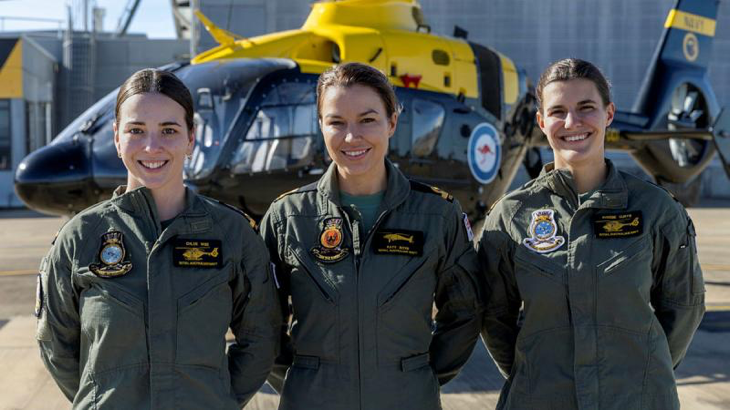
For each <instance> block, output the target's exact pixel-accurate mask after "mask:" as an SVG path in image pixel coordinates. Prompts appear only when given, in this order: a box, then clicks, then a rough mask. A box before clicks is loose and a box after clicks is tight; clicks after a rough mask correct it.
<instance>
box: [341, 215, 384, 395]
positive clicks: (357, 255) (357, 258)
mask: <svg viewBox="0 0 730 410" xmlns="http://www.w3.org/2000/svg"><path fill="white" fill-rule="evenodd" d="M338 210H339V211H340V213H341V214H342V215H343V216H344V218H345V220H346V221H347V225H348V227H349V229H350V233H351V235H352V247H353V249H352V254H353V263H354V266H355V294H356V296H357V297H356V301H357V302H356V304H355V308H356V311H355V313H356V315H355V317H357V318H358V320H357V322H358V323H357V375H358V377H357V379H358V395H357V396H358V400H359V401H360V406H359V407H360V408H361V409H362V408H364V407H363V402H362V400H363V397H362V354H361V352H362V349H363V348H362V346H361V342H362V339H361V338H360V334H361V333H362V332H363V329H362V320H360V319H361V318H360V304H361V300H360V298H361V295H360V263H361V262H362V258H363V256H361V254H362V255H364V250H365V249H367V246H368V241H369V240H370V238H371V237H372V233H373V232H375V231H376V229H377V227H378V225H379V224H380V222H381V221H382V219H383V218H384V217H385V215H386V214H387V213H388V210H387V209H386V210H385V211H383V212H381V213H380V215H379V216H378V218H377V219H376V220H375V223H374V224H373V226H372V227H371V228H370V231H369V232H368V233H367V235H366V236H365V241H364V242H361V241H360V224H359V223H358V224H357V225H355V226H353V225H352V221H351V220H350V217H349V214H348V213H347V212H345V210H344V209H342V208H341V207H338ZM355 222H357V221H355ZM361 243H362V244H363V245H364V246H360V244H361Z"/></svg>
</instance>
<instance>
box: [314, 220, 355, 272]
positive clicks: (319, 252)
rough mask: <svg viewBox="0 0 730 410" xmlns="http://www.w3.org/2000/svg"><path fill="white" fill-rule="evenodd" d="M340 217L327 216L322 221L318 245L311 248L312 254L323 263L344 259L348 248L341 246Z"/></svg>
mask: <svg viewBox="0 0 730 410" xmlns="http://www.w3.org/2000/svg"><path fill="white" fill-rule="evenodd" d="M341 245H342V218H329V219H326V220H325V221H324V227H323V228H322V233H320V234H319V245H317V246H315V247H313V248H312V250H311V252H312V255H313V256H314V257H315V258H317V260H318V261H320V262H323V263H335V262H339V261H341V260H342V259H344V258H345V257H346V256H347V254H348V253H349V250H348V249H347V248H343V247H342V246H341Z"/></svg>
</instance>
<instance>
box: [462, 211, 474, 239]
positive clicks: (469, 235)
mask: <svg viewBox="0 0 730 410" xmlns="http://www.w3.org/2000/svg"><path fill="white" fill-rule="evenodd" d="M464 228H466V237H467V239H469V242H471V241H473V240H474V231H472V230H471V223H469V217H468V216H467V215H466V213H464Z"/></svg>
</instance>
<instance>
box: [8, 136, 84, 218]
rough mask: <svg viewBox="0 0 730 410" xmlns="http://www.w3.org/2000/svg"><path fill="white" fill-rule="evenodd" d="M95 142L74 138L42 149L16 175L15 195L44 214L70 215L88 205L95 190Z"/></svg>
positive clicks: (31, 155) (29, 157) (22, 165)
mask: <svg viewBox="0 0 730 410" xmlns="http://www.w3.org/2000/svg"><path fill="white" fill-rule="evenodd" d="M90 153H91V141H90V140H89V139H86V138H74V139H73V140H70V141H64V142H59V143H55V144H51V145H47V146H45V147H43V148H40V149H38V150H36V151H34V152H32V153H31V154H30V155H28V156H27V157H25V158H24V159H23V161H22V162H21V163H20V165H18V169H17V170H16V172H15V192H16V194H17V195H18V197H19V198H20V199H21V200H22V201H23V202H25V203H26V204H27V205H28V207H30V208H32V209H35V210H37V211H40V212H43V213H51V214H70V213H73V212H76V211H80V210H82V209H84V208H86V207H87V206H88V204H87V202H88V198H89V197H90V196H91V195H90V194H91V193H92V192H93V191H94V187H93V180H92V175H91V168H90V166H89V164H90V161H89V158H90Z"/></svg>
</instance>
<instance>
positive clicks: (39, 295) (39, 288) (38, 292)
mask: <svg viewBox="0 0 730 410" xmlns="http://www.w3.org/2000/svg"><path fill="white" fill-rule="evenodd" d="M42 311H43V281H42V280H41V274H40V273H39V274H38V276H37V277H36V284H35V310H34V314H35V317H41V312H42Z"/></svg>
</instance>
